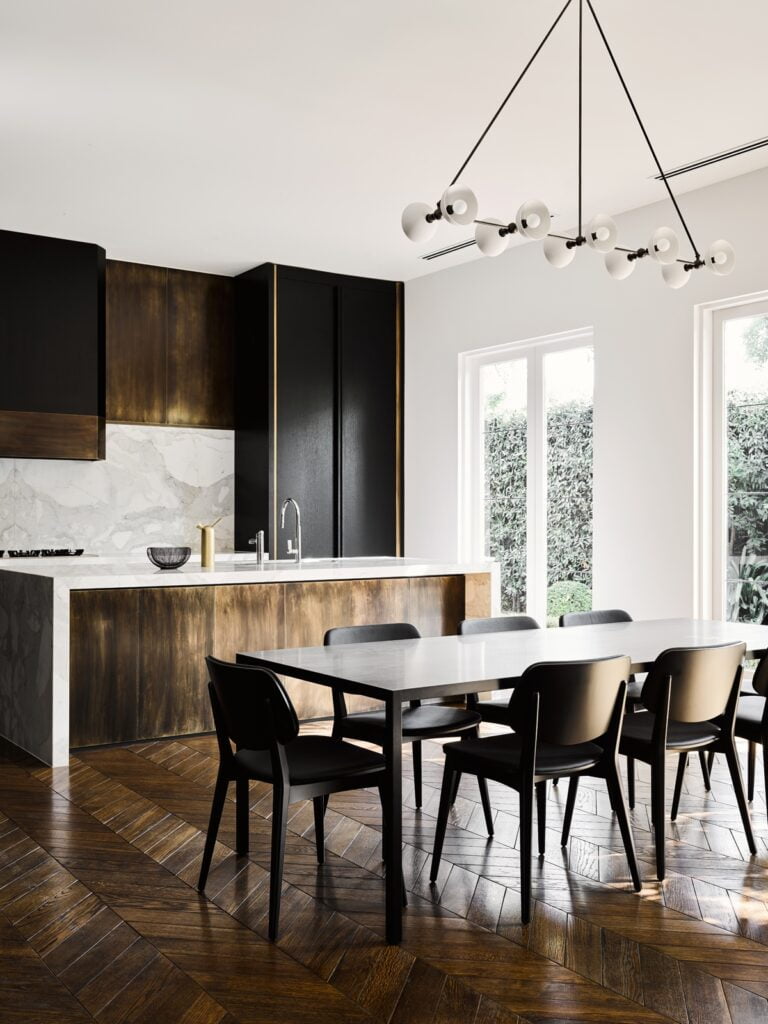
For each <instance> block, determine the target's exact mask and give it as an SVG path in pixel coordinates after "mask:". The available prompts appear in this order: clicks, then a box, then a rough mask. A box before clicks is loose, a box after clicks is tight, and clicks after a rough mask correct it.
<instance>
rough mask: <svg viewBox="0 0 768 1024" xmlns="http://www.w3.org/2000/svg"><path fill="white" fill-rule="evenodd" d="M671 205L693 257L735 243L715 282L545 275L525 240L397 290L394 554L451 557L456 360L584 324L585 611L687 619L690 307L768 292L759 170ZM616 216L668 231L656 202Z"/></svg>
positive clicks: (640, 231)
mask: <svg viewBox="0 0 768 1024" xmlns="http://www.w3.org/2000/svg"><path fill="white" fill-rule="evenodd" d="M543 198H545V199H546V197H543ZM681 205H682V207H683V212H684V213H685V215H686V218H687V220H688V222H689V225H690V226H691V229H692V231H693V234H694V238H695V239H696V241H697V244H698V245H699V247H700V248H701V249H702V250H705V249H706V247H707V246H708V245H709V244H710V242H712V241H713V240H714V239H717V238H722V237H725V238H727V239H728V240H729V241H730V242H732V243H733V245H734V246H735V247H736V255H737V266H736V269H735V270H734V272H733V273H732V274H731V275H730V276H729V277H720V278H719V277H715V276H714V275H713V274H711V273H710V272H709V271H708V270H706V269H702V270H699V271H696V272H694V273H693V274H692V280H691V281H690V283H689V284H688V285H687V286H686V287H685V288H683V289H681V290H680V291H673V290H671V289H669V288H668V287H667V286H666V285H665V284H664V283H663V282H662V280H661V277H660V273H659V269H658V267H657V266H655V265H652V264H651V261H650V260H649V259H646V260H643V261H641V262H640V265H638V266H637V268H636V270H635V272H634V274H633V275H632V277H630V278H629V279H628V280H626V281H621V282H619V281H613V280H612V279H611V278H609V277H608V274H607V272H606V271H605V269H604V267H603V265H602V257H600V256H599V255H598V254H597V253H593V252H591V251H586V250H580V251H579V252H578V253H577V255H576V259H575V260H574V262H573V263H572V264H571V265H570V267H568V268H566V269H564V270H555V269H554V268H552V267H550V266H549V264H548V263H547V262H546V260H545V258H544V255H543V253H542V251H541V243H540V242H533V243H527V244H525V245H522V246H517V247H515V248H513V249H512V250H510V251H508V252H507V253H505V254H504V255H503V256H500V257H497V258H496V259H478V260H476V261H474V262H471V263H469V264H465V265H463V266H460V267H456V268H453V269H450V270H445V271H442V272H438V273H435V274H431V275H429V276H427V277H422V278H418V279H416V280H414V281H410V282H408V283H407V284H406V286H405V324H406V342H405V543H406V553H407V554H409V555H421V556H434V557H440V558H455V557H457V551H458V436H459V435H458V431H459V423H458V354H459V353H460V352H463V351H468V350H471V349H475V348H484V347H486V346H489V345H498V344H502V343H505V342H510V341H519V340H525V339H528V338H536V337H540V336H542V335H546V334H551V333H555V332H558V331H566V330H572V329H574V328H579V327H592V328H593V330H594V346H595V427H594V430H595V435H594V438H595V469H594V473H595V475H594V485H595V521H594V601H595V606H596V607H600V606H603V607H610V606H613V605H616V606H619V607H626V608H627V609H629V610H630V611H631V612H632V614H633V615H634V616H635V617H637V618H649V617H653V616H673V615H690V614H692V611H693V600H694V587H693V565H694V550H693V523H694V404H693V403H694V383H695V382H694V327H693V324H694V306H695V304H697V303H701V302H710V301H713V300H716V299H719V298H729V297H732V296H737V295H743V294H749V293H753V292H758V291H761V290H764V289H766V288H768V170H762V171H756V172H754V173H752V174H748V175H744V176H742V177H739V178H733V179H730V180H729V181H726V182H723V183H720V184H718V185H714V186H711V187H709V188H706V189H701V190H699V191H695V192H690V193H687V194H686V195H684V196H683V197H682V200H681ZM489 212H495V211H489ZM594 212H597V211H594ZM616 219H617V221H618V223H619V229H620V242H621V243H622V244H626V245H629V246H634V245H638V246H639V245H642V244H644V243H645V242H646V240H647V238H648V237H649V235H650V233H651V231H652V230H653V228H655V227H657V226H659V225H661V224H669V225H670V226H672V227H674V228H676V229H677V228H678V224H677V222H676V221H675V219H674V210H673V209H672V206H671V203H669V202H664V203H658V204H656V205H654V206H649V207H645V208H643V209H640V210H634V211H631V212H629V213H627V214H623V215H622V216H620V217H617V218H616ZM442 230H443V231H444V232H445V233H446V237H447V234H448V231H449V229H448V228H443V229H442ZM686 252H687V249H686Z"/></svg>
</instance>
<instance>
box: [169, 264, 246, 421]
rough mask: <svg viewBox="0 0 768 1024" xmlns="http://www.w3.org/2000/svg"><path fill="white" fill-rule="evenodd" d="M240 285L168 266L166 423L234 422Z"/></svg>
mask: <svg viewBox="0 0 768 1024" xmlns="http://www.w3.org/2000/svg"><path fill="white" fill-rule="evenodd" d="M234 312H235V285H234V281H233V279H232V278H229V277H220V276H219V275H217V274H197V273H192V272H190V271H185V270H169V271H168V367H167V371H168V407H167V422H168V423H169V424H176V425H178V426H201V427H228V428H229V427H233V426H234V369H233V367H234V355H235V324H234Z"/></svg>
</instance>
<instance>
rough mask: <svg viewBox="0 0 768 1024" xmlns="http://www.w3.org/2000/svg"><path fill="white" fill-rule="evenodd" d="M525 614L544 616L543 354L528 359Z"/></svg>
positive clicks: (545, 542) (545, 553) (544, 473)
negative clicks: (526, 601)
mask: <svg viewBox="0 0 768 1024" xmlns="http://www.w3.org/2000/svg"><path fill="white" fill-rule="evenodd" d="M527 433H528V472H527V487H528V503H527V504H528V538H527V569H528V584H527V592H528V611H529V614H531V615H533V617H534V618H536V619H538V620H539V621H540V622H542V623H544V622H546V612H547V586H546V574H547V505H546V499H547V472H546V419H545V409H544V373H543V354H542V351H541V350H540V349H534V351H533V352H532V353H531V354H530V356H529V357H528V432H527Z"/></svg>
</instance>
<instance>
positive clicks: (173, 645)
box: [138, 587, 215, 737]
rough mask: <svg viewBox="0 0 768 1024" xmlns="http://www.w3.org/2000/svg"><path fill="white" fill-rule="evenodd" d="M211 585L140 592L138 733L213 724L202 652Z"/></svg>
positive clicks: (207, 637)
mask: <svg viewBox="0 0 768 1024" xmlns="http://www.w3.org/2000/svg"><path fill="white" fill-rule="evenodd" d="M214 589H215V588H214V587H147V588H146V589H144V590H141V591H139V593H140V594H141V599H140V605H139V609H140V629H141V639H140V644H139V690H138V693H139V711H138V722H139V733H140V735H141V736H142V737H150V736H178V735H182V734H184V733H192V732H209V731H210V730H211V729H213V719H212V717H211V710H210V702H209V700H208V691H207V685H208V675H207V672H206V668H205V656H206V654H209V653H210V651H211V650H212V648H213V621H214V617H213V608H214Z"/></svg>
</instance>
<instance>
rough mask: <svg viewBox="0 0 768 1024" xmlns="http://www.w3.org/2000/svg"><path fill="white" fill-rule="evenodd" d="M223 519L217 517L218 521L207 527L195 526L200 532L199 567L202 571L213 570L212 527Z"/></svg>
mask: <svg viewBox="0 0 768 1024" xmlns="http://www.w3.org/2000/svg"><path fill="white" fill-rule="evenodd" d="M223 518H224V517H223V516H219V518H218V519H216V520H215V521H214V522H213V523H209V524H208V525H207V526H205V525H203V523H198V524H197V529H198V530H199V531H200V565H201V567H202V568H203V569H212V568H213V562H214V559H215V558H216V531H215V529H214V527H215V526H216V523H220V522H221V520H222V519H223Z"/></svg>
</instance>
